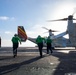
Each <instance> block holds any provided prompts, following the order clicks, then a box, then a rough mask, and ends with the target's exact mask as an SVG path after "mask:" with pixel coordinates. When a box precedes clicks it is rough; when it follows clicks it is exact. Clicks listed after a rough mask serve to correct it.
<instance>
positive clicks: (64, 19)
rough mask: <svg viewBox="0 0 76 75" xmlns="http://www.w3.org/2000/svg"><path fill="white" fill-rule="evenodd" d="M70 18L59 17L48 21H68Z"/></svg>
mask: <svg viewBox="0 0 76 75" xmlns="http://www.w3.org/2000/svg"><path fill="white" fill-rule="evenodd" d="M66 20H68V18H63V19H58V20H48V22H53V21H66Z"/></svg>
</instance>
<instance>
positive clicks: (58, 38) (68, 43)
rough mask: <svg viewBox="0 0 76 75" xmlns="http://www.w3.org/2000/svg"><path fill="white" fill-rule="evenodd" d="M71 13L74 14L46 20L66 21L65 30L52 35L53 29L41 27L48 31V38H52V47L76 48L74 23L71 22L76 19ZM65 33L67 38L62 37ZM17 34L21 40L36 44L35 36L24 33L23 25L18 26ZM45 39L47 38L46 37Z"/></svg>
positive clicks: (75, 25)
mask: <svg viewBox="0 0 76 75" xmlns="http://www.w3.org/2000/svg"><path fill="white" fill-rule="evenodd" d="M73 15H74V14H72V15H69V16H68V18H63V19H57V20H48V22H54V21H67V22H68V23H67V24H68V25H67V30H66V31H65V32H62V33H60V34H57V35H54V34H53V33H52V32H56V31H55V30H51V29H47V28H45V27H43V28H44V29H47V30H48V31H49V36H50V39H52V40H53V43H52V46H53V48H54V47H75V48H76V23H73V20H76V19H74V18H73ZM67 34H68V35H69V38H68V39H67V38H65V37H64V36H65V35H67ZM18 36H19V37H20V38H21V40H22V41H26V40H27V39H28V40H30V41H32V42H34V43H35V44H36V38H31V37H28V36H27V35H26V32H25V30H24V27H23V26H18ZM45 39H47V37H46V38H45ZM44 45H46V43H45V42H44Z"/></svg>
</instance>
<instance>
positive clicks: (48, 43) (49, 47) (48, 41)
mask: <svg viewBox="0 0 76 75" xmlns="http://www.w3.org/2000/svg"><path fill="white" fill-rule="evenodd" d="M51 43H52V40H51V39H50V36H48V38H47V40H46V44H47V54H49V50H50V51H51V53H52V52H53V51H52V45H51Z"/></svg>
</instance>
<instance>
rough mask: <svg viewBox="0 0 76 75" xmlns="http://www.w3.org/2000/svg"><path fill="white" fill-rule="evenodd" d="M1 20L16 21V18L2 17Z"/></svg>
mask: <svg viewBox="0 0 76 75" xmlns="http://www.w3.org/2000/svg"><path fill="white" fill-rule="evenodd" d="M0 20H4V21H6V20H15V18H14V17H7V16H0Z"/></svg>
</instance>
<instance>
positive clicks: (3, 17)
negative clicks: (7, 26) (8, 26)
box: [0, 16, 9, 20]
mask: <svg viewBox="0 0 76 75" xmlns="http://www.w3.org/2000/svg"><path fill="white" fill-rule="evenodd" d="M8 19H9V17H7V16H0V20H8Z"/></svg>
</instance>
